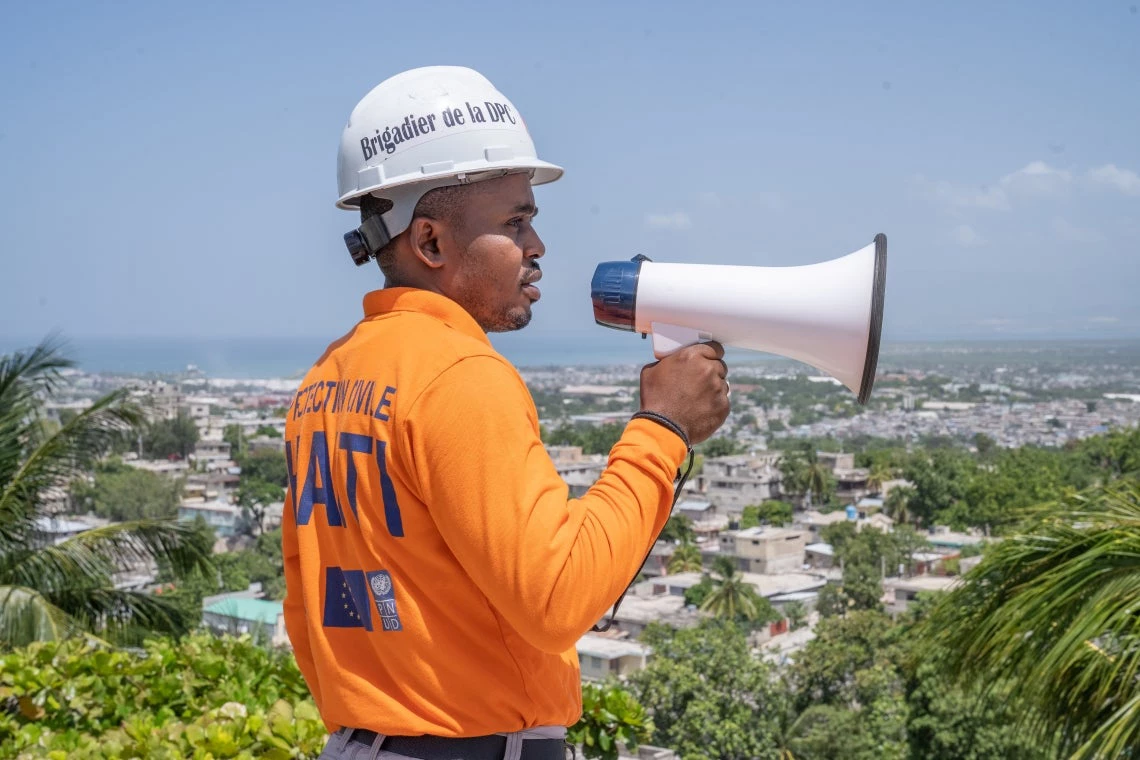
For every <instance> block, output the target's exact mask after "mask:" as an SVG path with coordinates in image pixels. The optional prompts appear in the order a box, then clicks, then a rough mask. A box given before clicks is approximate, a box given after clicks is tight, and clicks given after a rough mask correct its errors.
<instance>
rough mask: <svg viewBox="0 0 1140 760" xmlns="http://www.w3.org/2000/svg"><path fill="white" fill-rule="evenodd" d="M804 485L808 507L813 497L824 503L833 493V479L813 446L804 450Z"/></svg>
mask: <svg viewBox="0 0 1140 760" xmlns="http://www.w3.org/2000/svg"><path fill="white" fill-rule="evenodd" d="M804 461H805V467H804V485H805V486H806V487H807V503H808V506H809V507H810V506H811V505H812V500H813V499H814V498H818V499H819V503H820V504H826V503H827V501H828V500H829V499H830V498H831V496H832V494H834V493H835V479H834V478H833V477H832V476H831V470H829V469H827V465H825V464H824V463H823V462H821V461H819V455H818V454H817V453H816V451H815V449H814V448H811V449H808V450H807V451H805V452H804Z"/></svg>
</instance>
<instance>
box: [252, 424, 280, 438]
mask: <svg viewBox="0 0 1140 760" xmlns="http://www.w3.org/2000/svg"><path fill="white" fill-rule="evenodd" d="M262 436H264V437H266V438H280V437H281V433H280V431H278V430H277V428H275V427H273V426H272V425H259V426H258V428H257V432H255V433H254V437H256V438H260V437H262Z"/></svg>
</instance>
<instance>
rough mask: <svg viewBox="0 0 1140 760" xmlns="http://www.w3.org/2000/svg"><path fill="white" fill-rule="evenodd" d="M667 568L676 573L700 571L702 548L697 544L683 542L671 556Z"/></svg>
mask: <svg viewBox="0 0 1140 760" xmlns="http://www.w3.org/2000/svg"><path fill="white" fill-rule="evenodd" d="M666 570H667V571H668V573H669V574H670V575H673V574H674V573H699V572H700V571H701V550H700V549H699V548H698V547H697V546H696V544H681V545H680V546H678V547H677V549H676V550H675V551H674V552H673V556H671V557H670V558H669V565H668V566H667V568H666Z"/></svg>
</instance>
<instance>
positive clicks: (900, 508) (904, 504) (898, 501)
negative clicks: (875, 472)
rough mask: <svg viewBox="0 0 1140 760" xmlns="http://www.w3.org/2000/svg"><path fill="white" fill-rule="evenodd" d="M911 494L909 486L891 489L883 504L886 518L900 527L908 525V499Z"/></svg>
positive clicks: (912, 491)
mask: <svg viewBox="0 0 1140 760" xmlns="http://www.w3.org/2000/svg"><path fill="white" fill-rule="evenodd" d="M913 493H914V489H913V488H911V487H910V486H898V487H896V488H892V489H891V492H890V493H889V494H887V498H886V500H885V501H884V502H883V510H884V511H885V512H886V513H887V517H889V518H891V519H892V520H894V521H895V522H896V523H898V524H900V525H901V524H904V523H909V522H910V520H911V514H910V509H909V507H910V497H911V494H913Z"/></svg>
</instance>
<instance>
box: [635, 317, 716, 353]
mask: <svg viewBox="0 0 1140 760" xmlns="http://www.w3.org/2000/svg"><path fill="white" fill-rule="evenodd" d="M649 327H650V330H651V331H652V333H653V355H654V356H656V357H657V358H658V359H664V358H665V357H666V356H668V355H669V354H672V353H676V352H677V351H678V350H680V349H682V348H684V347H685V346H691V345H693V344H694V343H700V342H702V341H706V340H712V335H710V334H709V333H706V332H701V331H700V330H694V329H693V328H691V327H683V326H681V325H670V324H666V323H664V322H651V323H650V326H649Z"/></svg>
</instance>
